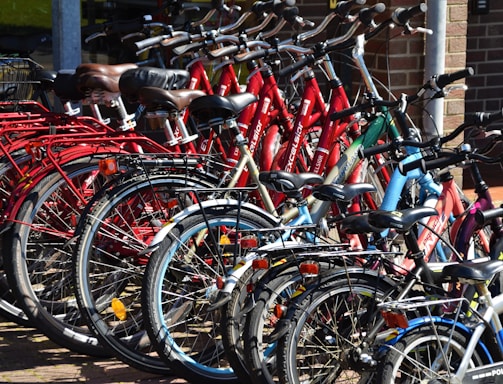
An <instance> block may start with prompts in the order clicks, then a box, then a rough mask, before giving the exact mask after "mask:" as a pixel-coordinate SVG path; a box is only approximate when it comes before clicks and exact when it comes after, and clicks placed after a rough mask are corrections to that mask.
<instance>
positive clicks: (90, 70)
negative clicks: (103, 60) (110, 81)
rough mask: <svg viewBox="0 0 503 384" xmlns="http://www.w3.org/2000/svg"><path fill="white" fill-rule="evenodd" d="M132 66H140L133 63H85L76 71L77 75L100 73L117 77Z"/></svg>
mask: <svg viewBox="0 0 503 384" xmlns="http://www.w3.org/2000/svg"><path fill="white" fill-rule="evenodd" d="M132 68H138V66H137V65H136V64H133V63H125V64H98V63H83V64H80V65H79V66H78V67H77V69H76V70H75V73H76V74H77V76H81V75H87V74H98V73H99V74H101V75H104V76H110V77H117V76H120V75H122V74H123V73H124V72H126V71H127V70H128V69H132Z"/></svg>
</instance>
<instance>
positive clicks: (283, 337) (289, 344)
mask: <svg viewBox="0 0 503 384" xmlns="http://www.w3.org/2000/svg"><path fill="white" fill-rule="evenodd" d="M481 117H484V118H481ZM486 118H487V119H488V120H487V122H490V121H492V120H491V118H494V119H496V120H497V119H501V113H495V114H492V115H483V114H481V115H478V116H477V118H475V119H473V121H471V123H472V124H473V123H474V122H477V125H478V124H479V123H478V122H480V124H481V125H483V124H482V123H483V122H484V121H486V120H485V119H486ZM468 121H470V119H468ZM467 125H470V124H468V123H467ZM447 153H449V152H447ZM472 156H473V158H474V159H475V158H477V159H479V160H480V159H485V161H488V159H487V158H484V156H482V155H478V154H473V155H472V154H465V153H464V151H461V152H460V153H455V154H453V153H452V152H451V153H450V156H448V155H444V156H441V157H440V159H439V160H438V161H435V160H434V161H432V164H431V168H433V167H437V166H438V167H441V166H443V165H445V166H447V165H448V164H456V161H458V162H459V161H461V160H460V159H461V158H463V159H467V158H470V157H472ZM492 161H494V160H492ZM423 162H424V160H423ZM417 163H419V161H418V162H417ZM427 163H428V161H426V164H427ZM411 167H412V165H411ZM424 169H430V167H429V166H427V167H426V168H424ZM482 185H484V183H482ZM479 192H480V193H481V195H480V198H481V201H484V199H485V198H486V196H487V195H486V192H487V190H486V189H483V188H482V189H481V190H480V191H479ZM471 214H474V212H471ZM380 216H382V217H381V218H380V219H379V221H378V220H376V217H377V218H379V217H380ZM392 216H393V213H384V214H382V213H379V212H377V213H373V212H371V213H370V214H369V221H371V219H372V218H373V219H372V222H373V224H374V225H375V226H377V227H381V228H385V227H389V225H388V224H389V223H388V221H387V218H391V217H392ZM431 216H432V217H433V216H437V215H431ZM396 219H397V220H399V219H398V218H396ZM496 223H497V221H496ZM347 225H348V226H349V228H351V225H352V224H351V223H347ZM463 227H465V228H466V229H471V232H470V234H471V235H473V233H476V232H477V231H478V229H479V228H481V227H480V226H478V227H475V228H474V227H473V225H472V223H471V220H467V221H466V222H464V221H463V222H462V223H461V228H463ZM500 228H501V226H499V227H498V226H496V227H495V229H498V230H499V229H500ZM400 231H403V229H401V230H400ZM459 233H463V238H464V240H463V242H460V243H459V244H468V241H467V238H466V236H469V235H467V233H468V231H467V230H460V231H459ZM495 233H496V234H497V233H499V232H495ZM409 236H410V235H407V237H406V238H405V240H406V244H407V249H408V250H409V252H410V253H409V254H408V255H407V257H408V258H409V259H411V258H410V256H411V255H414V254H415V255H416V256H417V257H414V258H413V263H411V265H413V267H412V269H410V268H404V267H403V266H398V265H395V266H393V267H391V268H390V269H387V268H385V269H386V270H387V271H388V273H390V272H391V273H393V274H394V276H395V279H396V278H397V277H398V276H399V275H400V274H403V275H404V279H405V281H404V282H403V283H399V285H398V286H395V287H394V288H393V289H391V290H389V291H387V292H388V294H389V296H390V297H393V295H396V294H398V295H399V296H400V297H399V298H397V300H400V299H401V298H404V297H406V295H407V291H408V290H409V289H410V288H411V287H412V285H409V284H408V283H407V282H409V283H410V281H411V279H412V280H414V279H415V278H417V275H416V274H417V273H418V271H421V270H422V269H423V268H427V266H426V264H425V260H426V259H427V255H428V254H427V253H426V252H427V249H425V250H422V249H420V248H419V244H422V243H421V242H419V243H418V240H415V241H414V243H413V244H412V248H411V243H410V239H409V240H407V238H408V237H409ZM428 249H430V250H431V248H428ZM458 251H459V252H460V253H459V254H458V257H459V256H460V255H464V256H465V255H466V254H467V253H468V252H467V251H468V250H467V249H466V248H459V249H458ZM416 252H417V253H416ZM487 255H488V253H485V254H484V253H482V254H481V255H479V257H480V256H482V257H483V256H485V257H487ZM411 260H412V259H411ZM386 263H389V260H388V261H384V264H386ZM418 263H419V264H418ZM371 265H372V263H371V264H370V266H371ZM377 266H378V267H379V268H378V269H380V268H383V265H382V264H381V263H377ZM435 266H436V267H438V264H435ZM367 272H368V273H369V274H370V276H369V279H371V280H372V279H375V277H372V272H371V271H365V270H363V271H362V272H361V274H360V275H358V273H357V276H358V277H357V281H360V283H361V282H362V281H364V280H365V277H364V276H363V275H364V274H365V273H367ZM397 273H398V275H397ZM337 275H339V276H337ZM328 276H329V275H328ZM335 276H336V277H335V278H334V279H333V280H331V278H330V277H327V276H325V277H324V278H320V279H319V281H318V282H315V283H314V284H312V285H311V286H310V287H307V289H305V292H304V293H302V294H301V295H300V296H298V297H296V298H295V299H294V300H292V301H291V302H290V303H289V304H288V309H287V310H286V311H287V315H286V316H285V317H284V319H286V320H280V324H278V326H277V327H276V329H275V332H276V336H275V339H276V340H277V339H278V338H279V339H280V340H279V346H278V352H279V354H278V359H279V363H278V367H279V368H280V373H279V374H280V380H281V382H298V381H299V380H301V378H300V377H301V375H302V377H304V379H306V380H307V379H308V378H310V377H311V378H312V377H313V376H312V375H318V376H319V375H325V374H327V375H331V374H333V372H331V371H330V369H321V368H319V367H318V368H313V370H312V371H309V369H308V368H307V366H311V364H307V363H306V360H305V359H306V358H308V357H305V356H307V355H306V354H305V351H303V349H302V348H304V347H306V348H313V349H315V350H316V349H317V350H320V351H321V350H323V344H324V341H323V340H321V339H317V338H316V335H317V334H319V333H320V332H322V333H326V334H331V335H332V336H333V337H334V338H338V337H339V336H338V332H339V331H341V330H342V329H340V328H337V326H336V324H331V325H330V324H323V322H319V323H318V322H317V321H316V320H314V318H312V317H311V316H314V317H316V316H331V318H334V316H336V313H343V312H336V311H335V312H331V311H332V310H331V309H330V305H332V304H331V303H332V300H336V295H338V294H339V293H340V290H341V289H342V290H344V289H346V290H348V289H349V291H348V294H351V286H350V287H349V288H348V286H347V279H349V278H350V277H346V275H345V271H344V270H343V271H342V273H337V272H336V273H335ZM347 276H351V274H348V275H347ZM414 276H416V277H414ZM378 280H379V279H378ZM360 283H359V284H360ZM332 284H333V286H332ZM362 284H365V283H362ZM375 284H378V282H377V281H375ZM395 284H396V282H395ZM403 284H405V285H403ZM345 285H346V287H344V286H345ZM372 286H373V285H372V284H370V285H369V286H368V288H367V289H368V290H370V288H371V287H372ZM376 286H377V285H376ZM404 287H405V288H404ZM425 289H426V288H425ZM338 292H339V293H338ZM453 292H456V291H453ZM453 294H455V293H453ZM294 296H295V294H294ZM393 300H395V299H393ZM367 310H369V308H366V309H365V311H364V310H363V308H362V309H360V312H361V313H368V312H366V311H367ZM352 311H353V310H351V309H349V308H348V307H345V309H344V313H347V314H350V313H355V314H356V313H357V312H356V310H355V311H354V312H352ZM372 311H373V310H371V309H370V312H369V313H372V316H376V314H375V312H372ZM350 317H351V316H349V317H348V321H351V322H356V320H355V319H350ZM283 321H284V323H283ZM381 323H382V320H380V321H379V324H381ZM359 324H361V323H359ZM381 325H382V324H381ZM379 327H380V326H377V325H376V326H375V328H374V329H373V330H369V331H368V333H367V334H366V336H364V337H363V340H362V341H361V342H357V343H355V346H353V347H351V346H350V345H348V346H347V349H345V348H344V347H342V346H341V348H342V349H339V348H335V349H334V350H333V351H330V350H329V349H330V347H328V346H327V349H325V352H323V355H319V356H318V357H319V359H322V360H323V359H326V361H327V362H328V361H330V362H333V363H334V364H336V366H339V367H349V368H348V369H349V370H352V371H355V372H356V373H357V374H361V372H363V373H365V372H369V373H370V374H371V373H372V370H373V368H372V366H375V365H376V364H377V363H376V354H375V348H377V345H378V344H379V340H377V345H376V344H374V343H375V342H376V341H373V338H374V337H377V338H379V336H378V335H377V333H376V332H377V329H378V328H379ZM355 332H358V333H359V334H360V335H363V334H365V331H364V330H361V329H360V330H355ZM300 334H304V335H307V336H308V337H307V338H306V339H299V338H298V336H299V335H300ZM309 335H311V336H313V337H311V336H309ZM384 336H386V335H384ZM340 337H341V340H342V342H344V341H343V340H344V338H345V336H342V335H341V336H340ZM337 340H338V339H337ZM335 341H336V340H335V339H334V342H335ZM351 344H352V343H351ZM343 350H346V352H345V353H344V354H343V355H341V354H340V353H341V351H343ZM351 351H352V352H351ZM303 356H304V357H303ZM313 364H314V363H313ZM345 364H348V365H345ZM329 366H330V365H329ZM332 380H333V379H332Z"/></svg>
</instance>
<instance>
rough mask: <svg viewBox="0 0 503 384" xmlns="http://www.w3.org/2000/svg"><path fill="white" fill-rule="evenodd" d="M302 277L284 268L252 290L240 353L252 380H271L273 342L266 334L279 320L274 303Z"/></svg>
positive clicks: (280, 301)
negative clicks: (251, 304)
mask: <svg viewBox="0 0 503 384" xmlns="http://www.w3.org/2000/svg"><path fill="white" fill-rule="evenodd" d="M302 280H303V277H302V276H301V275H300V274H299V273H295V272H294V271H291V272H288V271H287V272H284V273H283V274H280V275H279V276H277V277H276V278H275V279H273V280H271V281H268V282H264V283H260V286H261V288H259V289H257V291H256V292H255V295H254V296H255V300H254V306H253V309H252V311H251V312H250V313H248V314H247V316H246V323H245V326H244V329H243V343H244V347H243V350H244V351H246V353H244V354H243V357H244V359H245V362H246V366H247V368H248V373H249V376H250V378H251V382H252V383H259V382H269V383H272V382H273V380H274V378H273V377H274V375H275V373H276V348H275V347H276V345H275V343H270V342H268V336H269V335H270V334H271V333H272V331H273V330H274V328H275V326H276V323H277V321H278V320H279V319H278V318H277V317H276V315H275V313H274V307H275V305H276V304H283V305H286V304H287V300H288V299H289V298H290V297H291V295H292V294H293V292H295V290H296V288H297V287H298V284H299V283H300V282H301V281H302Z"/></svg>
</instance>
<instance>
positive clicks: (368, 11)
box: [358, 3, 386, 26]
mask: <svg viewBox="0 0 503 384" xmlns="http://www.w3.org/2000/svg"><path fill="white" fill-rule="evenodd" d="M385 10H386V6H385V5H384V4H383V3H377V4H375V5H373V6H372V7H369V8H364V9H362V10H361V11H360V12H359V13H358V19H359V20H360V22H361V23H362V24H363V25H367V26H368V25H370V24H372V22H373V21H374V15H375V14H378V13H383V12H384V11H385Z"/></svg>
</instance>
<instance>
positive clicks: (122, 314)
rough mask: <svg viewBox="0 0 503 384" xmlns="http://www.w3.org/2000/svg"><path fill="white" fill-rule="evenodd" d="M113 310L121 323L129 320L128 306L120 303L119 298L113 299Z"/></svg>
mask: <svg viewBox="0 0 503 384" xmlns="http://www.w3.org/2000/svg"><path fill="white" fill-rule="evenodd" d="M112 310H113V311H114V314H115V316H117V318H118V319H119V320H120V321H124V320H126V318H127V310H126V306H125V305H124V303H123V302H122V301H120V300H119V299H118V298H116V297H114V298H113V299H112Z"/></svg>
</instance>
